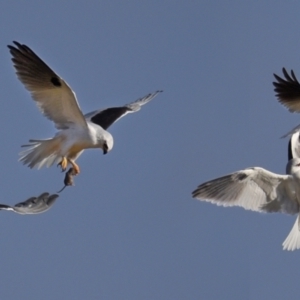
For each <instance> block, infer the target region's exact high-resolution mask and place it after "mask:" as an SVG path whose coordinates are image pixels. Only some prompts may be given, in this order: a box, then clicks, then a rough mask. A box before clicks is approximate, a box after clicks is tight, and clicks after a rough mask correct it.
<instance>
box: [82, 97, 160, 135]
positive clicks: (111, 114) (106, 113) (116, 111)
mask: <svg viewBox="0 0 300 300" xmlns="http://www.w3.org/2000/svg"><path fill="white" fill-rule="evenodd" d="M161 92H162V91H156V92H154V93H150V94H148V95H146V96H145V97H142V98H139V99H138V100H136V101H134V102H132V103H129V104H126V105H124V106H120V107H111V108H107V109H102V110H95V111H92V112H90V113H88V114H86V115H85V118H86V119H87V120H89V121H91V122H93V123H95V124H97V125H99V126H101V127H102V128H103V129H105V130H106V129H107V128H108V127H109V126H111V125H112V124H113V123H114V122H116V121H118V120H119V119H120V118H122V117H124V116H126V115H127V114H128V113H134V112H137V111H139V110H140V109H141V107H142V106H143V105H144V104H146V103H148V102H149V101H151V100H152V99H154V98H155V97H156V96H157V95H158V94H159V93H161Z"/></svg>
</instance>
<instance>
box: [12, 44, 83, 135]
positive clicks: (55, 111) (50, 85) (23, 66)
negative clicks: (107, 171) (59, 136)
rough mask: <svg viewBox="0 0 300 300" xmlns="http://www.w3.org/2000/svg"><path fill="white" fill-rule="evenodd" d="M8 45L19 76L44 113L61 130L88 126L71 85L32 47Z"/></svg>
mask: <svg viewBox="0 0 300 300" xmlns="http://www.w3.org/2000/svg"><path fill="white" fill-rule="evenodd" d="M14 44H15V46H16V47H15V46H11V45H8V48H9V49H10V53H11V55H12V61H13V64H14V67H15V69H16V74H17V76H18V78H19V79H20V81H21V82H22V83H23V84H24V86H25V87H26V89H27V90H28V91H29V92H30V93H31V96H32V98H33V99H34V100H35V101H36V103H37V106H38V107H39V108H40V110H41V112H42V113H43V114H44V115H45V116H46V117H47V118H48V119H50V120H52V121H53V122H54V123H55V126H56V128H57V129H66V128H68V127H69V126H70V125H72V124H75V125H80V126H83V127H85V126H87V124H86V121H85V118H84V116H83V114H82V112H81V110H80V108H79V105H78V102H77V99H76V95H75V93H74V92H73V91H72V89H71V88H70V87H69V86H68V84H67V83H66V82H65V81H64V80H63V79H62V78H61V77H59V76H58V75H57V74H56V73H55V72H54V71H52V70H51V69H50V68H49V67H48V66H47V65H46V64H45V63H44V62H43V61H42V60H41V59H40V58H39V57H38V56H37V55H36V54H35V53H34V52H33V51H32V50H31V49H30V48H29V47H27V46H26V45H21V44H20V43H18V42H14Z"/></svg>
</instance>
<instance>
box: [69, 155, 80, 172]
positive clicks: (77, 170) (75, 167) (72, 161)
mask: <svg viewBox="0 0 300 300" xmlns="http://www.w3.org/2000/svg"><path fill="white" fill-rule="evenodd" d="M68 161H69V163H70V164H71V165H72V167H73V169H74V171H73V175H77V174H79V173H80V168H79V166H78V165H77V164H76V163H75V161H74V160H73V159H71V158H68Z"/></svg>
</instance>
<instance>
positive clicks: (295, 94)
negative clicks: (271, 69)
mask: <svg viewBox="0 0 300 300" xmlns="http://www.w3.org/2000/svg"><path fill="white" fill-rule="evenodd" d="M282 72H283V75H284V78H281V77H279V76H278V75H276V74H274V77H275V78H276V80H277V81H275V82H273V85H274V87H275V88H274V91H275V93H276V97H277V98H278V101H279V102H280V103H281V104H283V105H284V106H285V107H286V108H288V110H289V111H290V112H298V113H299V112H300V84H299V82H298V80H297V77H296V75H295V73H294V71H293V70H291V74H289V73H288V72H287V71H286V69H285V68H283V69H282Z"/></svg>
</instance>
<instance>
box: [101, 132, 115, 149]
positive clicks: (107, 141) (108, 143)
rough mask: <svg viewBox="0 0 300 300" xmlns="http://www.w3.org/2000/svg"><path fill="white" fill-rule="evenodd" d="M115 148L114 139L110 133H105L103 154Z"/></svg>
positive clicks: (102, 144)
mask: <svg viewBox="0 0 300 300" xmlns="http://www.w3.org/2000/svg"><path fill="white" fill-rule="evenodd" d="M113 146H114V138H113V137H112V135H111V134H110V133H109V132H108V131H104V137H103V139H102V143H101V145H100V148H101V149H102V150H103V154H106V153H108V152H109V151H110V150H111V149H112V148H113Z"/></svg>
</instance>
